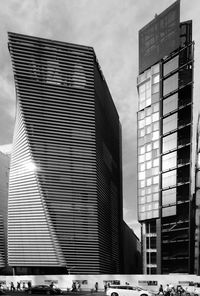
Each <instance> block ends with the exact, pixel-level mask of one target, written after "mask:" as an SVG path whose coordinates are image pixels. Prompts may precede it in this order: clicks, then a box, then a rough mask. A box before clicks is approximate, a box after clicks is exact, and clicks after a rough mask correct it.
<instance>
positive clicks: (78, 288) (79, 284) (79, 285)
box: [77, 282, 81, 291]
mask: <svg viewBox="0 0 200 296" xmlns="http://www.w3.org/2000/svg"><path fill="white" fill-rule="evenodd" d="M77 290H78V291H80V290H81V283H80V282H78V287H77Z"/></svg>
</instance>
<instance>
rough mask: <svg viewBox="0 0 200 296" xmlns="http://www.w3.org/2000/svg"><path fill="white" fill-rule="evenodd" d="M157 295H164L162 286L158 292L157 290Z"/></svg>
mask: <svg viewBox="0 0 200 296" xmlns="http://www.w3.org/2000/svg"><path fill="white" fill-rule="evenodd" d="M158 295H164V291H163V285H160V287H159V290H158Z"/></svg>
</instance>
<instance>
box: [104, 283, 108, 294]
mask: <svg viewBox="0 0 200 296" xmlns="http://www.w3.org/2000/svg"><path fill="white" fill-rule="evenodd" d="M107 288H108V287H107V283H105V285H104V291H105V293H106V291H107Z"/></svg>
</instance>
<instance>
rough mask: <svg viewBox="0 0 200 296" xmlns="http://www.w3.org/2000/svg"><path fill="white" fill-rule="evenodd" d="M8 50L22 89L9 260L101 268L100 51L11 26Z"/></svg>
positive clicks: (11, 185) (89, 269) (83, 269)
mask: <svg viewBox="0 0 200 296" xmlns="http://www.w3.org/2000/svg"><path fill="white" fill-rule="evenodd" d="M9 51H10V54H11V58H12V64H13V71H14V78H15V85H16V95H17V113H16V125H15V131H14V144H13V145H14V148H13V152H12V158H11V170H10V182H9V209H8V259H9V265H11V266H14V267H20V266H21V267H24V266H27V267H30V266H35V267H38V266H39V267H48V266H50V267H53V266H54V267H66V268H67V269H68V270H69V269H73V272H74V273H88V274H91V273H100V272H101V271H103V270H102V269H101V268H100V266H101V263H100V260H101V259H100V258H101V256H100V253H101V251H100V245H101V240H102V237H103V236H101V234H100V231H99V229H100V226H99V221H100V219H99V215H101V213H100V212H99V203H98V200H99V196H98V176H97V175H98V167H97V150H98V147H97V144H96V133H97V131H96V112H98V110H96V109H97V108H96V104H95V82H94V65H95V63H96V61H95V55H94V50H93V49H92V48H91V47H86V46H78V45H74V44H68V43H64V42H56V41H52V40H47V39H41V38H36V37H30V36H25V35H20V34H15V33H9ZM110 120H112V119H110ZM108 198H110V197H109V196H108ZM118 221H119V219H118ZM118 226H119V225H116V227H118ZM107 227H111V224H110V225H108V224H107ZM118 238H119V237H118ZM106 243H107V242H104V244H106ZM117 244H118V242H117ZM117 255H119V253H118V254H117ZM111 257H112V256H111ZM110 263H111V262H109V264H110Z"/></svg>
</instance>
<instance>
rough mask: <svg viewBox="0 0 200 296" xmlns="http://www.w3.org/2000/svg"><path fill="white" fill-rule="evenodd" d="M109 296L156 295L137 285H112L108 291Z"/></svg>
mask: <svg viewBox="0 0 200 296" xmlns="http://www.w3.org/2000/svg"><path fill="white" fill-rule="evenodd" d="M106 295H107V296H129V295H130V296H154V294H153V293H152V292H149V291H147V290H144V289H142V288H140V287H137V286H130V285H124V286H123V285H111V286H110V287H108V289H107V291H106Z"/></svg>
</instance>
